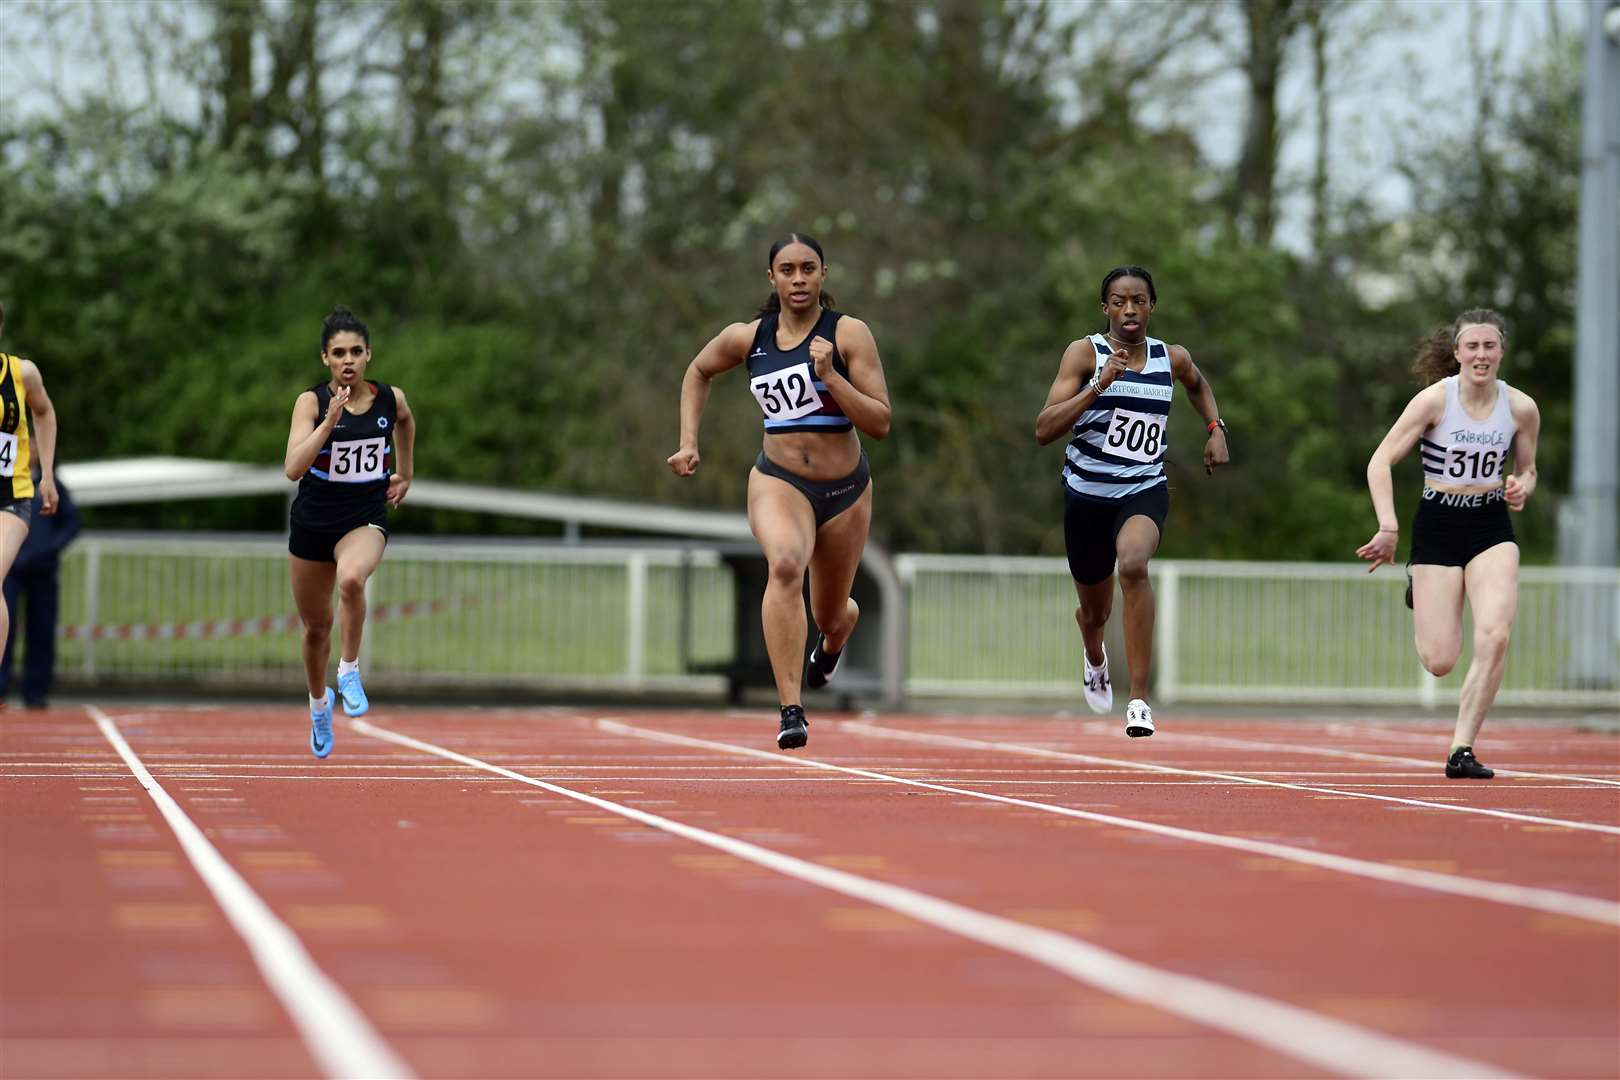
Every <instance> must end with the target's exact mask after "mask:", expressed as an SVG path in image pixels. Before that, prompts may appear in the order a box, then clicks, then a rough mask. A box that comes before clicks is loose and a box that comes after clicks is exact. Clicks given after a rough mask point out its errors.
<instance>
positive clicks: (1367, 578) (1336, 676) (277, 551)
mask: <svg viewBox="0 0 1620 1080" xmlns="http://www.w3.org/2000/svg"><path fill="white" fill-rule="evenodd" d="M286 559H287V556H286V545H285V541H284V539H282V538H281V537H275V536H255V537H239V536H226V537H219V536H178V535H155V534H123V535H120V534H93V535H87V536H84V537H81V538H80V540H79V541H78V542H77V543H76V544H75V545H74V546H73V547H72V548H70V549H69V552H68V556H67V558H66V560H65V562H64V567H63V598H62V612H63V615H62V621H63V623H64V624H65V625H64V626H63V628H62V629H63V632H64V635H65V639H64V640H63V641H62V643H61V646H60V652H59V662H58V663H59V672H60V673H61V674H62V675H63V676H64V677H65V678H66V679H67V680H69V681H72V680H74V679H78V680H81V681H85V682H108V681H125V682H130V681H137V682H148V683H158V684H162V683H171V682H175V683H178V682H189V683H209V684H219V685H222V686H230V685H247V684H277V685H282V684H286V683H288V682H293V683H296V682H297V681H298V679H299V678H300V671H301V668H300V662H299V655H298V645H297V630H298V627H297V620H296V618H295V616H294V609H293V605H292V598H291V595H290V593H289V591H288V585H287V564H286ZM894 564H895V568H896V570H897V571H898V574H899V578H900V581H901V582H902V584H903V590H902V591H903V595H902V596H901V597H900V602H901V605H902V607H903V609H904V610H903V614H904V619H903V620H902V625H903V626H904V627H905V634H904V640H905V669H906V678H905V683H904V687H905V692H906V693H907V694H908V695H910V696H935V695H948V696H954V697H986V698H1019V699H1030V698H1052V699H1059V700H1071V701H1075V702H1078V701H1079V700H1080V695H1081V686H1080V648H1079V634H1078V631H1077V630H1076V627H1075V623H1074V607H1075V595H1074V588H1073V585H1072V583H1071V581H1070V579H1069V574H1068V568H1067V565H1066V564H1065V562H1064V560H1063V559H1061V558H1018V557H997V556H942V555H900V556H896V557H895V559H894ZM1152 571H1153V576H1154V582H1155V598H1156V608H1157V621H1156V640H1155V656H1154V678H1155V693H1156V694H1157V695H1158V696H1159V697H1160V698H1162V699H1164V700H1167V701H1168V700H1177V699H1181V700H1204V701H1242V702H1257V703H1258V702H1338V701H1346V702H1348V701H1357V702H1389V703H1409V704H1421V705H1425V706H1433V705H1440V704H1443V703H1448V702H1451V701H1455V699H1456V694H1457V689H1458V687H1459V686H1460V684H1461V680H1462V676H1463V673H1464V671H1465V670H1466V668H1467V663H1468V658H1469V651H1468V649H1467V647H1466V646H1465V649H1464V654H1463V657H1462V659H1461V661H1460V662H1459V664H1458V666H1457V670H1456V671H1454V672H1453V673H1452V674H1450V675H1448V676H1446V678H1444V679H1435V678H1433V677H1431V676H1429V675H1428V674H1427V673H1426V672H1424V671H1423V669H1422V668H1421V666H1420V665H1419V664H1418V662H1417V658H1416V654H1415V651H1414V649H1413V647H1412V634H1411V613H1410V612H1408V611H1407V609H1406V607H1405V606H1404V604H1403V603H1402V602H1401V594H1402V592H1403V590H1404V588H1405V578H1404V577H1403V576H1402V575H1401V574H1400V573H1399V572H1394V573H1391V572H1389V571H1381V572H1380V573H1378V574H1374V575H1368V574H1367V573H1366V572H1365V568H1364V567H1363V566H1359V565H1354V564H1348V565H1346V564H1314V563H1249V562H1202V561H1179V560H1169V559H1166V560H1156V561H1155V562H1154V563H1153V564H1152ZM1520 581H1521V584H1520V609H1519V616H1518V619H1517V621H1516V623H1515V629H1514V637H1513V643H1512V645H1511V646H1510V649H1509V654H1508V668H1507V674H1506V678H1505V680H1504V683H1503V689H1502V692H1501V694H1500V695H1499V700H1500V701H1502V702H1504V703H1509V704H1527V705H1537V704H1547V705H1555V704H1556V705H1563V704H1573V705H1595V706H1598V707H1602V708H1616V709H1620V689H1617V688H1616V686H1617V676H1616V672H1620V637H1617V630H1616V627H1620V569H1615V570H1610V569H1604V568H1590V569H1587V568H1550V567H1526V568H1524V569H1523V570H1521V572H1520ZM736 602H737V599H736V596H735V589H734V581H733V578H732V575H731V573H730V571H729V570H728V568H727V567H726V566H725V564H724V561H723V560H722V559H721V558H720V557H719V556H718V555H717V553H716V552H715V551H713V550H709V549H706V548H705V547H702V546H697V547H693V546H685V545H675V544H669V545H665V546H649V545H633V544H574V545H567V544H565V545H558V544H541V543H535V542H498V541H483V542H462V541H456V542H439V541H413V540H411V539H409V538H400V539H396V540H395V541H393V542H392V543H391V544H390V545H389V551H388V557H387V559H386V560H385V562H384V564H383V567H382V569H381V570H380V571H379V573H378V574H377V575H376V576H375V577H374V578H373V579H372V584H371V591H370V595H369V604H370V605H371V607H372V609H373V613H374V614H373V616H372V617H371V618H370V619H369V620H368V624H367V639H366V643H365V655H366V663H367V666H368V668H369V669H370V670H371V671H373V672H376V673H378V674H383V673H386V677H387V678H389V679H391V680H393V681H395V682H400V683H411V682H414V683H417V684H444V685H476V686H481V687H504V686H511V687H537V688H538V687H543V688H550V689H569V688H577V689H637V688H641V689H647V690H651V691H657V690H664V689H668V690H694V691H706V690H716V691H717V690H719V689H720V688H722V687H723V686H724V680H723V679H722V678H721V677H720V676H717V675H712V674H702V673H701V672H702V671H704V670H714V669H717V668H720V667H723V666H724V665H725V664H726V663H728V662H730V661H731V660H733V659H734V651H735V643H734V640H733V635H734V632H735V627H736V608H735V605H736ZM885 602H890V601H885ZM1116 608H1117V609H1122V604H1121V602H1120V600H1119V599H1118V598H1117V597H1116ZM1122 625H1123V611H1122V610H1116V612H1115V615H1114V617H1113V619H1112V620H1111V621H1110V624H1109V637H1108V644H1109V654H1110V660H1111V662H1112V664H1113V666H1114V669H1115V672H1116V681H1119V682H1123V681H1124V680H1123V676H1124V675H1125V651H1124V645H1123V639H1122V637H1121V636H1120V634H1121V627H1122ZM1467 636H1468V635H1467V634H1466V633H1465V640H1466V638H1467ZM1591 640H1602V641H1607V642H1608V645H1607V652H1606V654H1603V653H1600V654H1599V655H1600V656H1601V655H1607V657H1608V658H1609V660H1610V661H1611V664H1610V667H1609V669H1608V670H1607V671H1601V670H1600V671H1598V672H1597V673H1596V674H1595V676H1594V673H1593V672H1591V671H1589V670H1588V671H1584V672H1583V671H1579V670H1576V665H1575V663H1574V662H1573V661H1572V656H1573V655H1574V652H1575V650H1572V649H1571V648H1570V642H1571V641H1591ZM1584 652H1585V654H1586V655H1588V656H1590V655H1591V650H1589V649H1587V650H1584ZM1600 666H1601V665H1600Z"/></svg>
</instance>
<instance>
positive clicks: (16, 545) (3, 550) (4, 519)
mask: <svg viewBox="0 0 1620 1080" xmlns="http://www.w3.org/2000/svg"><path fill="white" fill-rule="evenodd" d="M26 539H28V523H27V522H25V521H23V519H22V518H20V517H18V516H17V515H16V514H7V513H0V579H4V578H5V576H6V575H7V574H9V573H11V564H12V563H14V562H16V561H17V552H18V551H20V550H22V545H23V541H24V540H26ZM29 610H30V611H32V610H33V608H32V606H30V608H29ZM29 617H30V618H32V617H33V616H32V615H30V616H29ZM9 633H11V609H10V608H9V607H7V606H6V605H5V604H0V642H3V641H5V640H6V635H7V634H9Z"/></svg>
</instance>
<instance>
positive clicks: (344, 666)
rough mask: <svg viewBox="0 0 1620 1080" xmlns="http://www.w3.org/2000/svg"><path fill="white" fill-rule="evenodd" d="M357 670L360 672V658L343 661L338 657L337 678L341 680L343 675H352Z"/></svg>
mask: <svg viewBox="0 0 1620 1080" xmlns="http://www.w3.org/2000/svg"><path fill="white" fill-rule="evenodd" d="M359 670H360V658H359V657H358V656H357V657H355V658H354V659H353V660H345V659H343V657H341V656H340V657H338V678H340V679H341V678H343V676H345V675H353V674H354V673H355V672H357V671H359Z"/></svg>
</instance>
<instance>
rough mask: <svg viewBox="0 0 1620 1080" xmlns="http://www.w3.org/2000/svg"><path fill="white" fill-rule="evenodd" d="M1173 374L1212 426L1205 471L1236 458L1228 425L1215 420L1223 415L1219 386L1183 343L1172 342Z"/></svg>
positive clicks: (1206, 448) (1207, 444)
mask: <svg viewBox="0 0 1620 1080" xmlns="http://www.w3.org/2000/svg"><path fill="white" fill-rule="evenodd" d="M1170 374H1172V375H1174V376H1175V377H1176V380H1177V381H1178V382H1180V383H1181V385H1182V386H1184V387H1186V388H1187V400H1188V401H1190V402H1192V407H1193V408H1195V409H1197V410H1198V415H1199V416H1201V417H1202V418H1203V420H1204V426H1205V427H1206V428H1209V437H1208V438H1207V439H1205V440H1204V472H1206V473H1212V472H1214V471H1215V467H1216V466H1218V465H1225V464H1226V463H1227V462H1229V461H1231V460H1232V452H1231V448H1230V447H1228V446H1227V445H1226V429H1225V428H1223V427H1220V426H1219V425H1216V424H1215V421H1217V420H1219V419H1220V418H1221V410H1220V408H1219V407H1218V406H1217V405H1216V404H1215V388H1214V387H1212V386H1210V385H1209V380H1208V379H1206V378H1204V373H1203V372H1202V371H1199V370H1198V365H1197V364H1195V363H1193V358H1192V353H1190V352H1188V351H1187V350H1186V349H1185V348H1183V347H1182V346H1180V345H1172V346H1170ZM1211 425H1215V426H1211Z"/></svg>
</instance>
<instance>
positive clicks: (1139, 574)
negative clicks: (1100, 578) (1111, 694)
mask: <svg viewBox="0 0 1620 1080" xmlns="http://www.w3.org/2000/svg"><path fill="white" fill-rule="evenodd" d="M1114 550H1115V551H1116V552H1117V553H1118V556H1119V567H1118V569H1119V587H1120V591H1121V592H1123V593H1124V594H1125V659H1126V662H1127V663H1128V664H1129V666H1130V670H1131V697H1133V698H1141V699H1142V700H1143V701H1146V700H1147V699H1148V678H1149V676H1150V675H1151V673H1152V670H1153V614H1154V612H1153V582H1152V581H1151V580H1149V578H1148V560H1149V559H1151V558H1152V557H1153V553H1154V552H1155V551H1157V550H1159V527H1158V526H1157V525H1155V524H1153V519H1152V518H1150V517H1145V516H1143V515H1141V514H1137V515H1135V516H1133V517H1130V518H1127V519H1126V520H1125V524H1124V525H1122V526H1120V530H1119V535H1118V536H1116V537H1115V538H1114ZM1098 653H1099V655H1100V654H1101V648H1100V647H1099V649H1098Z"/></svg>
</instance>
